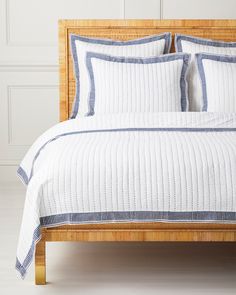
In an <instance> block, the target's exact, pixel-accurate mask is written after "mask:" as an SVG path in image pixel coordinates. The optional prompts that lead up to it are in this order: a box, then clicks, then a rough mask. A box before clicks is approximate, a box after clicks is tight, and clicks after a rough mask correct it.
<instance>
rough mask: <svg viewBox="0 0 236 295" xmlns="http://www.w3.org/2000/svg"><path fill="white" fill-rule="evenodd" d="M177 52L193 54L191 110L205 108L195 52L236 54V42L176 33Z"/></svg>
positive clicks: (190, 70)
mask: <svg viewBox="0 0 236 295" xmlns="http://www.w3.org/2000/svg"><path fill="white" fill-rule="evenodd" d="M175 49H176V52H186V53H190V54H191V62H190V65H189V70H188V74H187V81H188V97H189V110H190V111H195V112H197V111H202V110H203V104H204V102H203V100H202V97H203V94H202V88H201V81H200V77H199V75H198V70H197V64H196V60H195V54H196V53H201V52H206V53H211V54H227V55H236V42H223V41H213V40H208V39H203V38H197V37H192V36H187V35H181V34H176V35H175Z"/></svg>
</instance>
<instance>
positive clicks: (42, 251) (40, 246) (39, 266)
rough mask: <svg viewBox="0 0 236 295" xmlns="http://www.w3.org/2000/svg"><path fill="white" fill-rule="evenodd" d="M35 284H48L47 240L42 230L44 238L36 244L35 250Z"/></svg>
mask: <svg viewBox="0 0 236 295" xmlns="http://www.w3.org/2000/svg"><path fill="white" fill-rule="evenodd" d="M35 284H36V285H45V284H46V242H45V234H44V232H43V231H42V238H41V240H40V241H39V242H38V243H37V244H36V250H35Z"/></svg>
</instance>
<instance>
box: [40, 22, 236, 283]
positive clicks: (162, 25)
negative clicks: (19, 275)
mask: <svg viewBox="0 0 236 295" xmlns="http://www.w3.org/2000/svg"><path fill="white" fill-rule="evenodd" d="M162 32H172V35H173V36H174V34H175V33H183V34H188V35H193V36H199V37H203V38H210V39H216V40H224V41H236V20H60V21H59V48H60V55H59V58H60V119H61V121H64V120H67V119H68V118H69V114H70V112H71V108H72V103H73V100H74V95H75V78H74V72H73V64H72V58H71V52H70V42H69V36H70V34H71V33H75V34H80V35H84V36H90V37H101V38H111V39H118V40H129V39H136V38H140V37H143V36H146V35H153V34H159V33H162ZM173 51H174V44H173V42H172V52H173ZM41 233H42V239H41V240H40V241H39V242H38V243H37V245H36V252H35V283H36V284H38V285H44V284H45V283H46V262H45V261H46V260H45V258H46V252H45V244H46V242H55V241H58V242H59V241H86V242H88V241H89V242H97V241H100V242H103V241H115V242H120V241H127V242H128V241H129V242H131V241H165V242H166V241H175V242H193V241H195V242H236V225H235V224H212V223H211V224H210V223H208V224H207V223H161V222H156V223H115V224H90V225H67V226H58V227H52V228H43V229H42V231H41Z"/></svg>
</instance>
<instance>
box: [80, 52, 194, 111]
mask: <svg viewBox="0 0 236 295" xmlns="http://www.w3.org/2000/svg"><path fill="white" fill-rule="evenodd" d="M92 58H97V59H100V60H104V61H108V62H117V63H132V64H154V63H163V62H170V61H174V60H178V59H180V60H182V61H183V66H182V71H181V76H180V90H181V100H180V102H181V110H182V112H185V111H187V105H188V97H187V81H186V73H187V68H188V64H189V60H190V54H187V53H177V54H176V53H172V54H166V55H162V56H157V57H147V58H139V57H116V56H111V55H106V54H100V53H95V52H87V55H86V65H87V68H88V72H89V76H90V81H91V89H90V94H89V113H88V116H92V115H94V108H95V97H96V95H95V82H94V73H93V66H92Z"/></svg>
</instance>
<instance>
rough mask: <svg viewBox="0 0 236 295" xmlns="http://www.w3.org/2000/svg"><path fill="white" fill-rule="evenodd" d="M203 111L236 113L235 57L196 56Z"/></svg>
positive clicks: (205, 54)
mask: <svg viewBox="0 0 236 295" xmlns="http://www.w3.org/2000/svg"><path fill="white" fill-rule="evenodd" d="M196 60H197V65H198V70H199V75H200V78H201V84H202V93H203V111H208V112H227V113H228V112H229V113H230V112H236V55H235V56H229V55H214V54H207V53H200V54H196Z"/></svg>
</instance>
